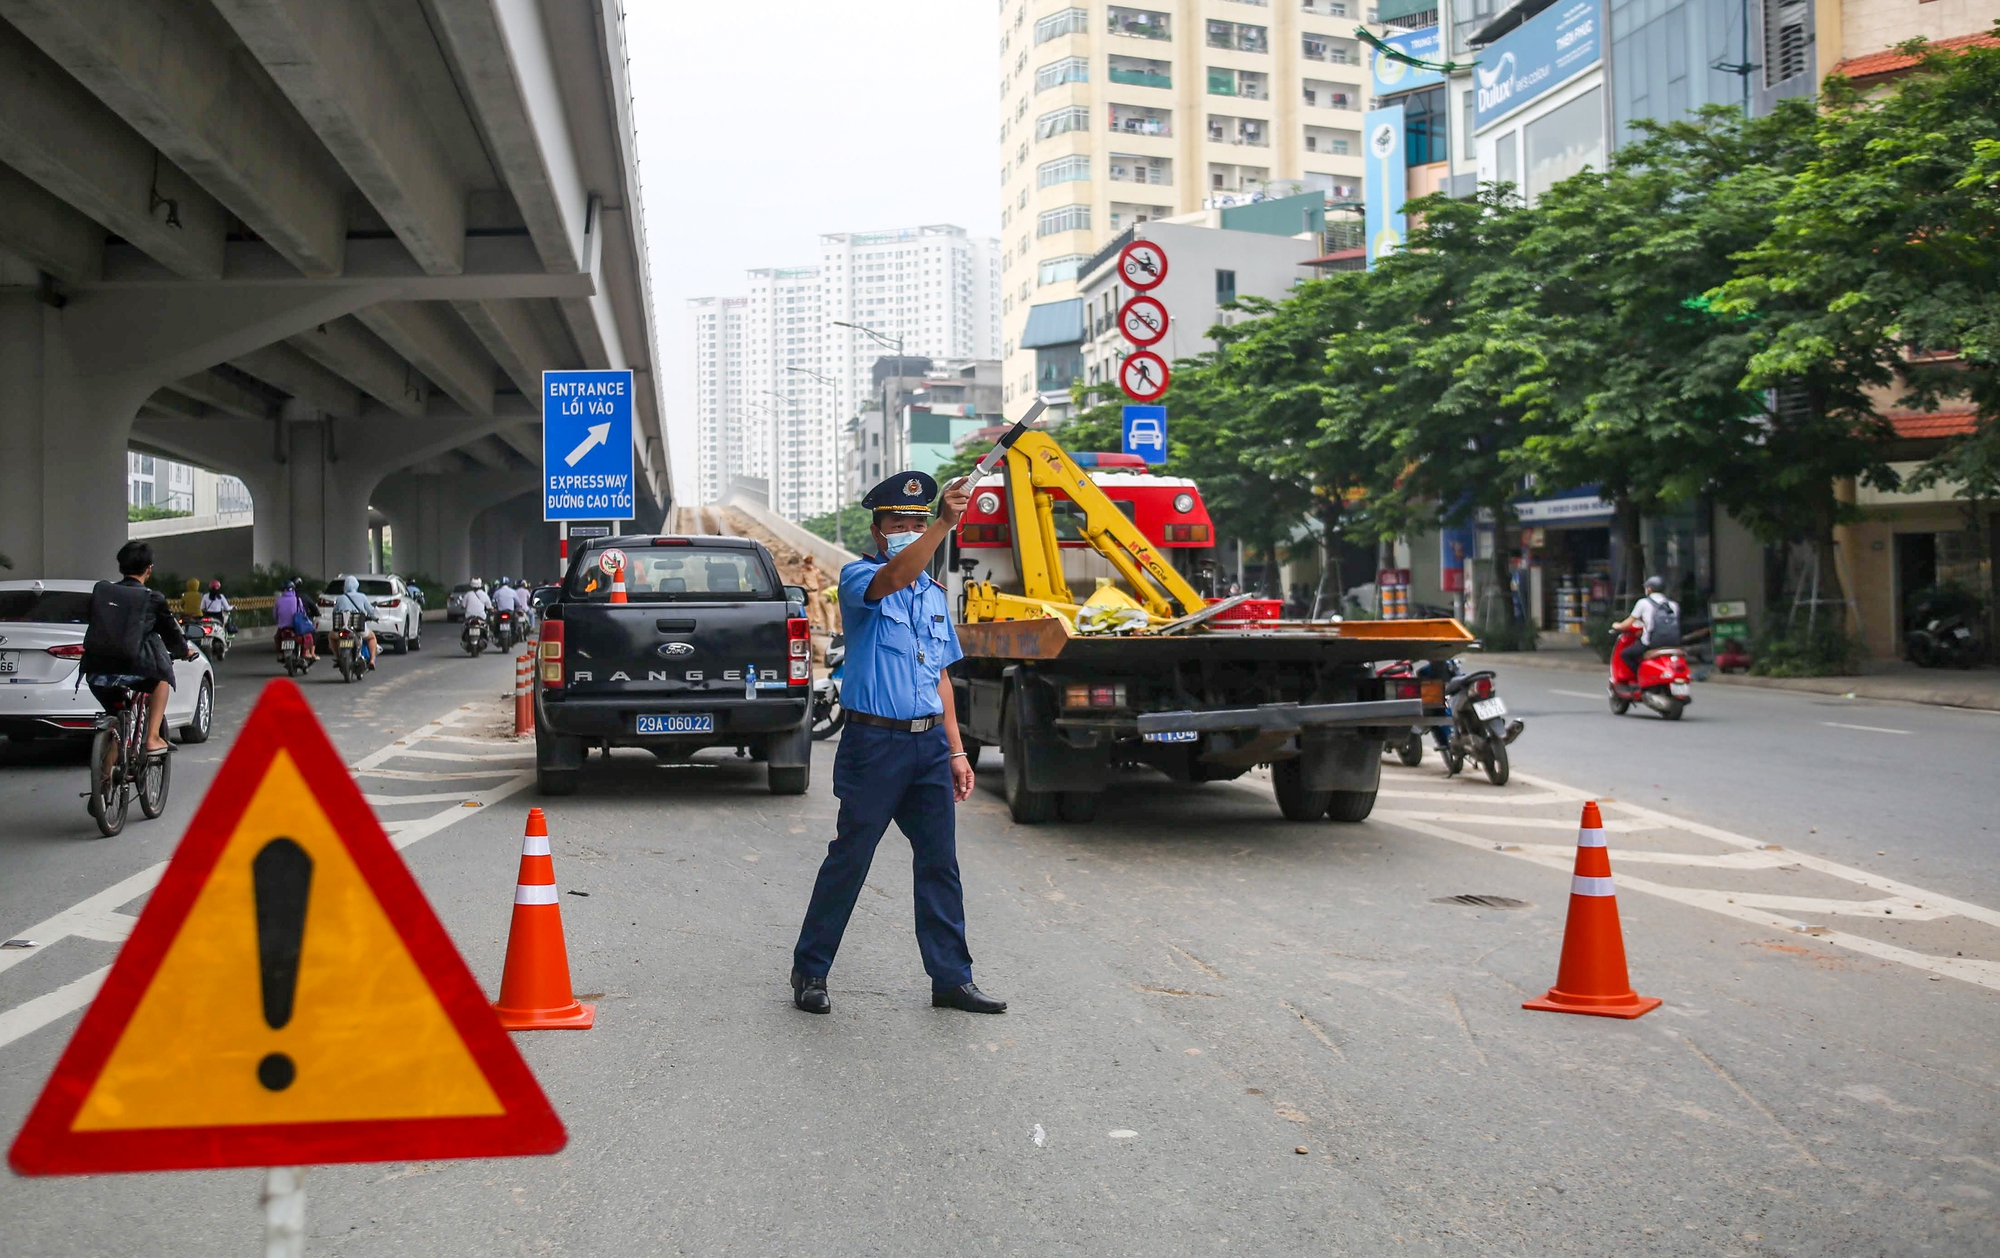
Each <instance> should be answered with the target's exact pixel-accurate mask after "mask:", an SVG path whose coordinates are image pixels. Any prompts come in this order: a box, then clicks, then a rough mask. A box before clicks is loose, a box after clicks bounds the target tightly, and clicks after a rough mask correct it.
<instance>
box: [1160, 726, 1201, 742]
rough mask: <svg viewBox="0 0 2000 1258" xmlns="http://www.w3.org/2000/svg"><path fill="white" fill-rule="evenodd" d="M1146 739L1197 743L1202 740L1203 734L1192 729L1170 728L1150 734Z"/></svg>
mask: <svg viewBox="0 0 2000 1258" xmlns="http://www.w3.org/2000/svg"><path fill="white" fill-rule="evenodd" d="M1146 741H1147V742H1149V743H1195V742H1200V741H1201V735H1200V734H1199V733H1198V732H1196V731H1194V730H1191V729H1170V730H1167V731H1165V732H1163V733H1159V734H1148V735H1146Z"/></svg>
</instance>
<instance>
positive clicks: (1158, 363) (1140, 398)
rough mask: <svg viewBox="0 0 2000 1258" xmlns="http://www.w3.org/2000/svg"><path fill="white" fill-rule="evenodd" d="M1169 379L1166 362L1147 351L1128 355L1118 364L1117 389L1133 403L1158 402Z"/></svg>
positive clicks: (1170, 377) (1165, 389)
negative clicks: (1121, 390) (1122, 391)
mask: <svg viewBox="0 0 2000 1258" xmlns="http://www.w3.org/2000/svg"><path fill="white" fill-rule="evenodd" d="M1171 379H1172V373H1171V372H1169V371H1168V370H1167V360H1166V359H1164V358H1162V357H1160V356H1159V355H1158V354H1155V353H1154V352H1153V351H1152V350H1149V349H1142V350H1140V351H1139V352H1138V353H1136V354H1132V355H1129V356H1128V357H1127V358H1126V359H1125V361H1124V362H1122V363H1119V364H1118V387H1119V388H1121V389H1123V390H1125V396H1126V397H1129V398H1131V399H1132V400H1133V401H1134V402H1154V401H1158V400H1159V398H1160V395H1162V394H1164V393H1165V392H1166V391H1167V382H1168V381H1169V380H1171Z"/></svg>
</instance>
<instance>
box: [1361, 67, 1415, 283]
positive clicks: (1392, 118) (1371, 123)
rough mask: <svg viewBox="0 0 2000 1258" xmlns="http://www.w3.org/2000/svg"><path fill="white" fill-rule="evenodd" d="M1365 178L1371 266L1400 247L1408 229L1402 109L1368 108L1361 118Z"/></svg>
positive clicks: (1406, 176) (1407, 188) (1407, 181)
mask: <svg viewBox="0 0 2000 1258" xmlns="http://www.w3.org/2000/svg"><path fill="white" fill-rule="evenodd" d="M1361 134H1362V136H1363V137H1364V139H1363V146H1364V147H1365V148H1366V150H1367V153H1366V158H1365V160H1366V163H1367V171H1368V174H1367V179H1366V187H1365V188H1364V189H1363V191H1364V192H1365V194H1366V203H1367V208H1368V265H1369V266H1371V267H1372V266H1374V265H1375V264H1376V263H1377V262H1379V261H1381V260H1382V259H1383V258H1385V257H1387V256H1388V255H1390V254H1392V253H1394V252H1396V250H1398V249H1400V248H1402V247H1403V235H1404V232H1405V231H1406V230H1407V229H1406V227H1405V225H1404V221H1403V202H1404V200H1405V199H1406V198H1407V197H1408V195H1409V182H1410V177H1409V173H1408V170H1407V169H1406V167H1405V165H1404V160H1403V109H1402V106H1400V105H1398V106H1397V107H1395V108H1393V109H1371V110H1369V111H1368V112H1367V113H1366V114H1363V115H1362V119H1361Z"/></svg>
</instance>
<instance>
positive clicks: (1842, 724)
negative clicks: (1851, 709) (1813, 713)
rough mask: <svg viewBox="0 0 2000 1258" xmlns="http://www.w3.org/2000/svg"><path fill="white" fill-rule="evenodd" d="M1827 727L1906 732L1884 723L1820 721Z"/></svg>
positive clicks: (1880, 731)
mask: <svg viewBox="0 0 2000 1258" xmlns="http://www.w3.org/2000/svg"><path fill="white" fill-rule="evenodd" d="M1820 724H1821V725H1824V726H1827V727H1828V728H1829V729H1858V730H1862V731H1865V732H1867V733H1870V734H1907V733H1909V732H1910V731H1908V730H1906V729H1890V728H1889V727H1888V726H1886V725H1849V724H1848V723H1847V722H1846V721H1821V722H1820Z"/></svg>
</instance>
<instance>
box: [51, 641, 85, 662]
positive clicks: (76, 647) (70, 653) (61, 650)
mask: <svg viewBox="0 0 2000 1258" xmlns="http://www.w3.org/2000/svg"><path fill="white" fill-rule="evenodd" d="M48 650H49V654H50V655H53V656H55V657H56V658H57V659H59V660H80V659H82V658H83V643H81V642H72V643H70V644H69V645H68V646H52V647H50V648H49V649H48Z"/></svg>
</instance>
